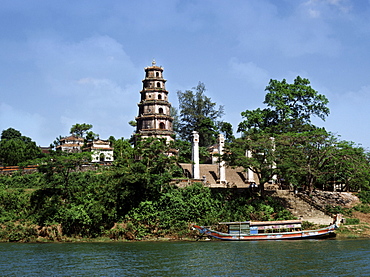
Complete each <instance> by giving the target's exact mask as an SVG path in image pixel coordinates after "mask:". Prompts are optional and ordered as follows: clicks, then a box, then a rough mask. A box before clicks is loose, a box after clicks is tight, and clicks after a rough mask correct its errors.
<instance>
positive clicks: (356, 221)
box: [344, 218, 360, 225]
mask: <svg viewBox="0 0 370 277" xmlns="http://www.w3.org/2000/svg"><path fill="white" fill-rule="evenodd" d="M356 224H360V220H359V219H358V218H346V223H345V224H344V225H356Z"/></svg>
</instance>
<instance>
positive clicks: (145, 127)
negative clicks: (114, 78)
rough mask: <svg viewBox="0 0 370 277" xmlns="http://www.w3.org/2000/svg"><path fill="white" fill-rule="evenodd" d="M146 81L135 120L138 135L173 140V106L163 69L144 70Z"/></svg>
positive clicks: (150, 68) (152, 67) (153, 65)
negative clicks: (169, 99) (170, 101)
mask: <svg viewBox="0 0 370 277" xmlns="http://www.w3.org/2000/svg"><path fill="white" fill-rule="evenodd" d="M144 70H145V79H144V80H143V81H142V82H143V89H142V90H141V91H140V94H141V101H140V103H139V104H138V107H139V114H138V116H137V117H136V118H135V119H136V122H137V127H136V134H137V135H139V136H141V137H157V138H166V140H167V141H171V140H173V135H174V132H173V128H172V122H173V117H171V104H170V103H169V102H168V91H167V90H166V87H165V84H166V81H167V80H165V79H163V67H160V66H156V64H155V61H153V63H152V66H150V67H146V68H144Z"/></svg>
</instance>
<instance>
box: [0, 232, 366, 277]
mask: <svg viewBox="0 0 370 277" xmlns="http://www.w3.org/2000/svg"><path fill="white" fill-rule="evenodd" d="M0 253H1V256H0V275H1V276H370V240H365V239H357V240H303V241H252V242H250V241H246V242H224V241H208V242H205V241H202V242H129V243H50V244H20V243H0Z"/></svg>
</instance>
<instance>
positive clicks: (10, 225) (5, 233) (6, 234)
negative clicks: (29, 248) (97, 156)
mask: <svg viewBox="0 0 370 277" xmlns="http://www.w3.org/2000/svg"><path fill="white" fill-rule="evenodd" d="M36 238H37V231H36V229H35V227H34V226H30V225H28V224H24V225H23V224H19V223H14V222H7V223H5V224H3V226H2V228H0V241H7V242H29V241H33V240H35V239H36Z"/></svg>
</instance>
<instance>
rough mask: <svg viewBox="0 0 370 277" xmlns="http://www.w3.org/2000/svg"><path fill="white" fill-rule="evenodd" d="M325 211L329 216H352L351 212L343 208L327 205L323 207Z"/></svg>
mask: <svg viewBox="0 0 370 277" xmlns="http://www.w3.org/2000/svg"><path fill="white" fill-rule="evenodd" d="M325 210H326V211H327V212H328V213H331V214H343V215H346V216H352V210H351V209H349V208H344V207H342V206H330V205H327V206H326V207H325Z"/></svg>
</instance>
